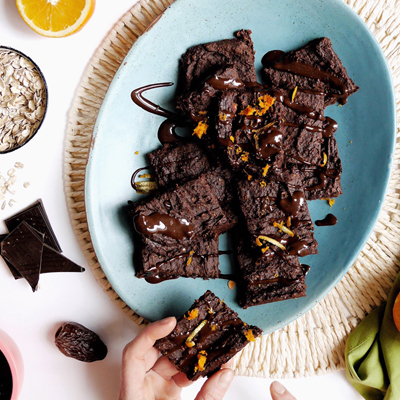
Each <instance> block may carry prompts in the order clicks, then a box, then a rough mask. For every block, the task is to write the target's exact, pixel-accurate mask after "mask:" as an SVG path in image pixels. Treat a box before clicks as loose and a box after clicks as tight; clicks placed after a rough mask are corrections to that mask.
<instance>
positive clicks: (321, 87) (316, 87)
mask: <svg viewBox="0 0 400 400" xmlns="http://www.w3.org/2000/svg"><path fill="white" fill-rule="evenodd" d="M262 63H263V65H264V67H265V68H264V70H263V74H264V75H263V76H264V80H265V82H266V83H267V84H268V85H269V86H271V87H273V88H278V89H289V90H290V89H294V88H295V87H296V86H297V88H298V89H299V90H312V91H315V92H322V93H325V95H326V98H325V106H328V105H330V104H335V103H336V102H337V101H338V102H339V103H340V104H345V103H346V101H347V97H348V96H350V95H352V94H353V93H355V92H356V91H357V90H358V89H359V88H358V86H356V84H355V83H354V82H353V81H352V79H351V78H350V77H349V75H348V73H347V71H346V69H345V68H344V66H343V64H342V62H341V61H340V59H339V57H338V56H337V54H336V53H335V52H334V50H333V48H332V43H331V41H330V40H329V39H328V38H326V37H324V38H319V39H315V40H312V41H311V42H309V43H308V44H307V45H305V46H303V47H301V48H300V49H298V50H293V51H289V52H287V53H284V52H281V51H272V52H269V53H267V54H266V55H265V56H264V57H263V60H262ZM299 67H300V68H299ZM289 69H290V71H291V72H288V71H289Z"/></svg>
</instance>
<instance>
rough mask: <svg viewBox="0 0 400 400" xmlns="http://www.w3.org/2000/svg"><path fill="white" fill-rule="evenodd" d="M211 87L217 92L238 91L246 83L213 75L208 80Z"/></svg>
mask: <svg viewBox="0 0 400 400" xmlns="http://www.w3.org/2000/svg"><path fill="white" fill-rule="evenodd" d="M206 83H208V84H209V85H210V86H212V87H213V88H214V89H217V90H227V89H238V88H241V87H244V83H243V82H242V81H241V80H240V79H233V78H223V77H221V76H219V75H213V76H212V77H211V78H208V79H207V80H206Z"/></svg>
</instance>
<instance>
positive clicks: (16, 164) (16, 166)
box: [14, 161, 24, 169]
mask: <svg viewBox="0 0 400 400" xmlns="http://www.w3.org/2000/svg"><path fill="white" fill-rule="evenodd" d="M14 167H15V168H18V169H22V168H24V164H22V163H21V162H18V161H17V162H16V163H15V164H14Z"/></svg>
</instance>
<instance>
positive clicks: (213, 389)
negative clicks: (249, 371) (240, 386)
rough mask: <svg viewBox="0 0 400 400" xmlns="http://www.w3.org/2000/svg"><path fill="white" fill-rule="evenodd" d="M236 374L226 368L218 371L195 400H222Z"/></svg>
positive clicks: (208, 380)
mask: <svg viewBox="0 0 400 400" xmlns="http://www.w3.org/2000/svg"><path fill="white" fill-rule="evenodd" d="M233 376H234V373H233V371H232V370H231V369H229V368H225V369H222V370H221V371H218V372H217V373H216V374H214V375H213V376H212V377H211V378H209V379H207V381H206V383H205V384H204V385H203V387H202V388H201V390H200V392H199V394H198V395H197V396H196V399H195V400H221V399H222V398H223V397H224V395H225V393H226V391H227V390H228V388H229V385H230V384H231V382H232V380H233Z"/></svg>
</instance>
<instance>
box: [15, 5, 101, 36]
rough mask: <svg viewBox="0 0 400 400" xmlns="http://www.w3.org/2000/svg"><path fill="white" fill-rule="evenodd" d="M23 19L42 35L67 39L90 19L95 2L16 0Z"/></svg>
mask: <svg viewBox="0 0 400 400" xmlns="http://www.w3.org/2000/svg"><path fill="white" fill-rule="evenodd" d="M16 4H17V8H18V11H19V13H20V14H21V17H22V19H23V20H24V21H25V22H26V23H27V24H28V26H29V27H30V28H32V29H33V30H34V31H35V32H37V33H39V34H40V35H43V36H47V37H65V36H68V35H72V34H73V33H75V32H77V31H79V30H80V29H81V28H82V27H83V26H84V25H85V24H86V23H87V22H88V21H89V19H90V17H91V16H92V14H93V11H94V5H95V0H16Z"/></svg>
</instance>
